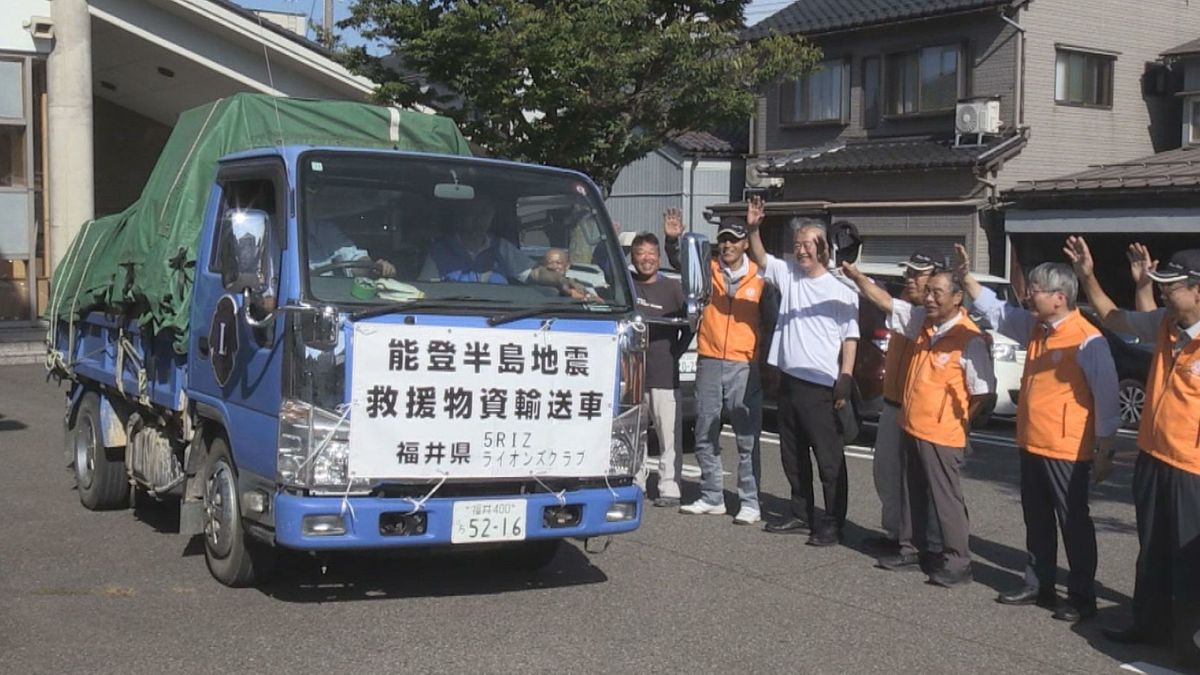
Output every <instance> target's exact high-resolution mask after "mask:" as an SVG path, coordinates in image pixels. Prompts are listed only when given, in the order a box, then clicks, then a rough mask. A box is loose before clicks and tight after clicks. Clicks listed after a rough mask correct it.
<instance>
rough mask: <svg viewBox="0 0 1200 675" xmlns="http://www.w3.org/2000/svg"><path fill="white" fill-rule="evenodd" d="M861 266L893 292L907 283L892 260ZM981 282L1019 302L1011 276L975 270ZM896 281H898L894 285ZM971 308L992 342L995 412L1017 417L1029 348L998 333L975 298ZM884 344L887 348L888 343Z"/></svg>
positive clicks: (1001, 415) (999, 295)
mask: <svg viewBox="0 0 1200 675" xmlns="http://www.w3.org/2000/svg"><path fill="white" fill-rule="evenodd" d="M858 269H859V270H861V271H862V272H863V273H864V274H866V275H867V276H869V277H871V278H872V279H875V280H876V281H882V282H885V284H886V285H887V289H888V291H889V292H891V293H892V295H897V294H899V292H900V289H902V288H903V287H904V268H903V267H900V266H899V265H898V264H890V263H859V264H858ZM972 276H974V277H975V279H976V280H977V281H979V283H981V284H983V285H984V286H987V287H988V288H990V289H992V290H993V291H995V292H996V295H997V296H998V297H999V298H1000V299H1001V300H1004V301H1005V302H1009V303H1014V304H1015V303H1016V301H1017V297H1016V292H1015V291H1014V290H1013V287H1012V284H1010V283H1009V282H1008V279H1004V278H1002V277H995V276H992V275H990V274H973V275H972ZM893 284H894V285H893ZM966 307H967V312H968V313H969V314H970V315H971V318H972V319H974V320H975V321H976V323H978V324H980V326H979V327H980V328H983V329H985V330H987V334H988V337H989V338H990V340H991V345H992V362H993V366H994V369H995V372H996V407H995V409H994V410H992V415H996V416H999V417H1016V415H1017V393H1018V392H1019V391H1020V390H1021V373H1022V371H1024V369H1025V350H1024V349H1021V346H1020V345H1019V344H1018V343H1017V341H1016V340H1013V339H1012V338H1009V337H1006V336H1004V335H1001V334H1000V333H998V332H997V331H996V330H995V328H994V327H993V326H991V325H990V324H988V322H987V320H986V319H984V318H983V317H982V316H981V315H980V314H979V313H977V312H975V311H973V309H972V307H971V300H970V298H967V301H966ZM881 347H882V348H883V349H884V350H886V346H885V345H881Z"/></svg>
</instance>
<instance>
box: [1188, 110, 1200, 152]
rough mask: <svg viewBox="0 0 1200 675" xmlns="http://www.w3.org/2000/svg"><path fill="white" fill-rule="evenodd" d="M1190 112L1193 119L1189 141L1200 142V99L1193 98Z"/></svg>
mask: <svg viewBox="0 0 1200 675" xmlns="http://www.w3.org/2000/svg"><path fill="white" fill-rule="evenodd" d="M1188 114H1189V118H1190V120H1191V125H1190V127H1191V128H1190V130H1189V131H1188V136H1189V138H1188V142H1189V143H1200V100H1192V101H1191V103H1189V105H1188Z"/></svg>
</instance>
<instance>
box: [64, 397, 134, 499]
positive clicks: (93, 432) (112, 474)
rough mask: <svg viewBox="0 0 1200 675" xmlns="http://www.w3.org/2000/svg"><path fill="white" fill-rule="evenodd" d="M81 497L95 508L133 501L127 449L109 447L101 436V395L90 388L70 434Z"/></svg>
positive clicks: (83, 399)
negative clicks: (126, 472) (127, 470)
mask: <svg viewBox="0 0 1200 675" xmlns="http://www.w3.org/2000/svg"><path fill="white" fill-rule="evenodd" d="M69 438H70V439H71V447H72V449H73V453H72V455H73V461H74V464H75V485H76V487H77V488H78V490H79V501H80V502H81V503H82V504H83V505H84V507H86V508H88V509H90V510H92V511H104V510H108V509H118V508H124V507H125V506H127V505H128V504H129V479H128V478H126V476H125V449H124V448H106V447H104V440H103V439H102V438H101V437H100V396H99V395H98V394H97V393H96V392H94V391H89V392H86V393H84V395H83V397H82V398H80V399H79V409H78V410H76V411H75V424H74V425H73V426H72V427H71V430H70V436H69Z"/></svg>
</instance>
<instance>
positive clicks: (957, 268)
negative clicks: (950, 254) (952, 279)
mask: <svg viewBox="0 0 1200 675" xmlns="http://www.w3.org/2000/svg"><path fill="white" fill-rule="evenodd" d="M950 271H951V272H953V273H954V276H956V277H958V278H959V279H961V278H963V277H965V276H967V275H968V274H970V273H971V256H969V255H967V248H966V247H965V246H963V245H962V244H955V245H954V269H952V270H950Z"/></svg>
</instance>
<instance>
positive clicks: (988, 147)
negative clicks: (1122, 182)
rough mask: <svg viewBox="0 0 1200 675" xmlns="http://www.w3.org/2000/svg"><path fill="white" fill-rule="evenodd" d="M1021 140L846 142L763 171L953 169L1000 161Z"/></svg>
mask: <svg viewBox="0 0 1200 675" xmlns="http://www.w3.org/2000/svg"><path fill="white" fill-rule="evenodd" d="M1024 144H1025V138H1024V136H1016V135H1009V136H1002V137H999V138H996V139H993V140H991V141H989V142H988V143H985V144H983V145H960V146H955V145H954V140H953V139H943V138H936V137H930V136H921V137H904V138H885V139H878V140H867V141H850V142H847V143H845V144H843V145H838V146H836V147H833V148H829V149H825V150H817V151H806V152H797V153H793V154H791V155H787V156H783V157H776V158H775V159H774V161H769V163H768V165H767V166H766V167H765V168H764V169H763V171H764V172H766V173H772V174H797V173H851V172H857V171H900V170H908V169H917V170H919V169H953V168H959V167H973V166H976V165H978V164H980V163H988V162H990V161H993V160H998V159H1004V158H1006V157H1008V156H1010V155H1011V154H1012V153H1015V152H1017V151H1018V150H1020V148H1021V147H1022V146H1024Z"/></svg>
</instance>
